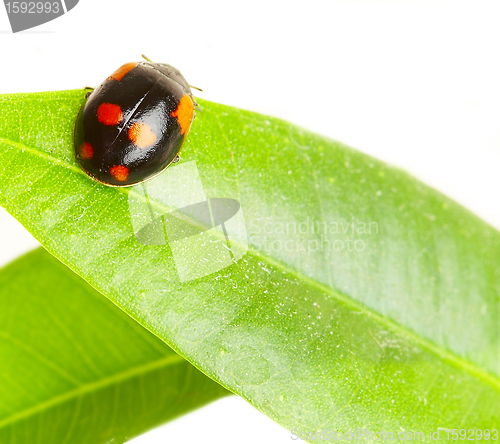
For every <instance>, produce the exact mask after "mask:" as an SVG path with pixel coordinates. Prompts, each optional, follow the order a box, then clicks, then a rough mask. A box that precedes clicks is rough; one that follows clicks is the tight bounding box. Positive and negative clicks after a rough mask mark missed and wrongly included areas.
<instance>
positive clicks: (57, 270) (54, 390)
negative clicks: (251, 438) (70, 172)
mask: <svg viewBox="0 0 500 444" xmlns="http://www.w3.org/2000/svg"><path fill="white" fill-rule="evenodd" d="M226 394H227V392H226V391H225V390H224V389H223V388H222V387H221V386H220V385H219V384H216V383H214V382H213V381H212V380H210V379H209V378H207V377H206V376H205V375H203V374H202V373H200V372H199V371H198V370H196V369H195V368H194V367H193V366H192V365H190V364H189V363H188V362H187V361H185V360H184V359H183V358H181V357H180V356H179V355H177V354H176V353H174V352H173V351H172V349H170V348H169V347H168V346H167V345H165V343H163V342H162V341H160V340H159V339H158V338H156V337H155V336H154V335H152V334H151V333H149V332H148V331H147V330H145V329H144V328H142V327H141V326H140V325H138V324H137V323H136V322H135V321H134V320H132V319H130V317H129V316H127V315H126V314H125V313H123V312H122V311H121V310H119V309H118V308H116V307H115V306H114V305H113V304H112V303H111V302H109V301H108V300H107V299H105V298H103V297H102V295H100V294H99V293H98V292H96V291H95V290H94V289H93V288H92V287H90V286H89V285H88V284H87V283H86V282H85V281H84V280H83V279H81V278H79V277H78V276H77V275H75V274H74V273H73V272H72V271H71V270H69V269H68V268H67V267H65V266H64V265H63V264H61V263H60V262H59V261H58V260H57V259H55V258H53V257H52V256H51V255H50V254H48V253H47V252H46V251H44V250H43V249H37V250H34V251H33V252H31V253H28V254H27V255H25V256H23V257H21V258H20V259H18V260H16V261H14V262H13V263H11V264H9V265H7V266H6V267H4V268H3V269H1V270H0V442H1V443H2V444H8V443H14V442H16V443H30V444H31V443H33V444H35V443H44V444H46V443H59V444H62V443H96V444H97V443H109V442H124V441H125V440H127V439H130V438H132V437H134V436H136V435H139V434H141V433H143V432H145V431H146V430H148V429H150V428H152V427H154V426H155V425H158V424H161V423H162V422H165V421H167V420H169V419H172V418H174V417H176V416H179V415H181V414H183V413H186V412H187V411H189V410H192V409H194V408H197V407H200V406H202V405H204V404H206V403H208V402H210V401H213V400H214V399H217V398H219V397H221V396H224V395H226Z"/></svg>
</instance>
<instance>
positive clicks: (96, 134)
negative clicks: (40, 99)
mask: <svg viewBox="0 0 500 444" xmlns="http://www.w3.org/2000/svg"><path fill="white" fill-rule="evenodd" d="M143 57H144V56H143ZM144 58H145V60H146V61H144V62H133V63H126V64H125V65H123V66H122V67H121V68H118V69H117V70H116V71H115V72H114V73H113V74H111V75H110V76H109V77H108V78H107V79H106V80H105V81H104V82H103V83H101V84H100V85H99V86H98V87H97V88H95V89H94V90H92V91H91V92H89V93H87V95H86V97H85V101H84V103H83V105H82V106H81V108H80V111H79V113H78V116H77V118H76V122H75V131H74V149H75V156H76V160H77V162H78V164H79V165H80V167H81V168H82V169H83V170H84V171H85V172H86V173H87V174H88V175H89V176H91V177H92V178H94V179H96V180H98V181H99V182H101V183H103V184H105V185H109V186H116V187H126V186H131V185H134V184H136V183H139V182H142V181H144V180H147V179H150V178H151V177H153V176H155V175H156V174H159V173H160V172H162V171H163V170H164V169H165V168H166V167H168V166H169V165H170V164H171V163H173V162H174V163H175V162H177V161H178V160H179V151H180V150H181V148H182V144H183V143H184V141H185V140H186V137H187V134H188V132H189V129H190V127H191V123H192V121H193V119H194V116H195V108H196V106H197V103H196V101H195V100H194V98H193V95H192V93H191V88H190V86H189V84H188V83H187V82H186V80H185V79H184V77H183V76H182V74H181V73H180V72H179V70H177V69H176V68H174V67H172V66H170V65H167V64H164V63H153V62H152V61H150V60H149V59H147V58H146V57H144ZM193 88H194V87H193Z"/></svg>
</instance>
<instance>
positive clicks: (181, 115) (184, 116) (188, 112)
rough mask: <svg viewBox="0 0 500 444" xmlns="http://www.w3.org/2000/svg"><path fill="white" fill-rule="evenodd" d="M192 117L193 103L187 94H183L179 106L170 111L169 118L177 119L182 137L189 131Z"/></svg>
mask: <svg viewBox="0 0 500 444" xmlns="http://www.w3.org/2000/svg"><path fill="white" fill-rule="evenodd" d="M193 115H194V103H193V100H192V99H191V97H189V96H188V95H187V94H184V95H183V96H182V97H181V100H180V102H179V104H178V105H177V109H176V110H175V111H172V113H171V116H172V117H175V118H177V122H179V125H180V126H181V134H182V135H184V134H186V133H187V131H188V130H189V126H190V125H191V121H192V120H193Z"/></svg>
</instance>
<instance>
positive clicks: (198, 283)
mask: <svg viewBox="0 0 500 444" xmlns="http://www.w3.org/2000/svg"><path fill="white" fill-rule="evenodd" d="M83 96H84V91H63V92H52V93H40V94H25V95H11V96H4V97H3V98H1V99H0V116H1V117H2V118H1V119H0V169H1V171H0V203H1V204H2V205H3V206H5V208H6V209H7V210H8V211H9V212H10V213H11V214H13V215H14V216H15V217H16V218H18V219H19V220H20V221H21V222H22V223H23V224H24V225H25V226H26V227H27V228H28V229H29V230H30V231H31V232H32V233H33V235H34V236H35V237H36V238H37V239H38V240H39V241H40V242H41V243H42V244H43V245H44V246H45V247H46V248H47V249H48V250H49V251H50V252H51V253H52V254H54V255H55V256H56V257H57V258H59V259H60V260H61V261H63V262H64V263H65V264H67V265H68V266H69V267H71V268H72V269H73V270H75V271H76V272H77V273H78V274H79V275H81V276H82V277H84V278H85V279H86V280H87V281H88V282H89V283H90V284H91V285H92V286H94V287H95V288H96V289H98V290H99V291H101V292H102V293H103V294H105V295H106V296H107V297H109V298H110V299H111V300H112V301H113V302H115V303H116V304H117V305H119V306H120V307H121V308H122V309H123V310H125V311H126V312H127V313H129V314H130V315H131V316H132V317H133V318H135V319H136V320H138V321H139V322H140V323H141V324H142V325H144V326H145V327H146V328H148V329H149V330H151V331H152V332H153V333H155V334H156V335H157V336H158V337H160V338H162V339H163V340H165V341H166V342H167V343H168V344H169V345H171V346H172V347H173V348H174V349H175V350H176V351H178V352H179V353H180V354H181V355H182V356H184V357H186V358H187V359H188V360H189V361H190V362H192V363H193V364H194V365H195V366H197V367H198V368H200V369H201V370H202V371H203V372H205V373H206V374H207V375H209V376H210V377H212V378H213V379H215V380H216V381H218V382H220V383H221V384H223V385H224V386H225V387H227V388H229V389H230V390H232V391H234V392H236V393H238V394H240V395H241V396H243V397H244V398H245V399H247V400H249V401H250V402H251V403H252V404H253V405H254V406H255V407H257V408H258V409H259V410H261V411H263V412H264V413H266V414H267V415H268V416H270V417H271V418H273V419H275V420H276V421H277V422H279V423H280V424H282V425H284V426H285V427H287V428H289V429H295V430H298V431H305V432H310V431H314V430H321V429H324V428H328V429H332V430H336V431H344V432H345V431H348V430H349V429H353V430H357V429H358V428H369V429H371V430H374V431H377V430H387V431H392V432H394V433H397V432H398V431H401V430H414V431H421V432H425V433H428V431H429V430H431V429H432V430H437V428H438V427H441V428H460V427H463V428H482V429H487V428H489V429H491V428H494V427H495V426H498V422H499V420H500V359H499V358H500V353H499V352H500V347H499V328H500V324H499V322H498V319H499V294H500V266H499V263H500V260H499V259H500V258H499V255H500V253H499V252H500V235H499V233H498V232H497V231H496V230H495V229H493V228H492V227H490V226H489V225H487V224H486V223H484V222H483V221H481V220H480V219H479V218H477V217H476V216H474V215H473V214H471V213H470V212H469V211H468V210H466V209H464V208H463V207H461V206H460V205H458V204H456V203H455V202H453V201H451V200H450V199H448V198H446V197H445V196H443V195H441V194H439V193H438V192H436V191H435V190H433V189H431V188H429V187H427V186H425V185H423V184H422V183H420V182H419V181H417V180H415V179H414V178H412V177H410V176H409V175H408V174H407V173H405V172H403V171H401V170H398V169H395V168H393V167H390V166H387V165H385V164H383V163H382V162H380V161H377V160H376V159H373V158H371V157H369V156H367V155H365V154H362V153H360V152H357V151H355V150H353V149H351V148H349V147H346V146H345V145H342V144H341V143H338V142H335V141H332V140H330V139H327V138H325V137H322V136H318V135H315V134H312V133H310V132H308V131H306V130H303V129H301V128H298V127H296V126H294V125H291V124H289V123H287V122H284V121H281V120H278V119H274V118H270V117H267V116H262V115H258V114H255V113H251V112H247V111H242V110H238V109H235V108H231V107H227V106H223V105H218V104H215V103H210V102H207V101H202V100H199V102H200V104H201V106H202V108H203V111H202V112H199V113H198V115H197V117H196V119H195V121H194V123H193V127H192V130H191V132H190V134H189V139H188V142H187V143H186V145H185V146H184V148H183V151H182V161H181V163H179V164H178V165H176V166H172V167H170V168H168V169H167V170H166V171H165V172H164V173H162V174H161V175H160V176H157V178H155V179H153V181H156V182H153V181H151V182H146V183H145V184H144V188H140V187H139V188H133V189H130V188H127V189H123V188H122V189H117V188H109V187H106V186H103V185H100V184H98V183H96V182H94V181H92V180H90V179H89V178H88V177H86V176H85V174H84V173H83V172H82V171H81V170H80V169H79V167H78V166H77V165H76V163H75V160H74V157H73V154H72V152H73V151H72V130H73V121H74V118H75V116H76V113H77V111H78V108H79V106H80V104H81V103H82V100H83ZM194 167H196V168H194ZM182 178H184V183H183V182H182V180H181V179H182ZM200 183H201V184H202V191H203V193H201V192H200V194H199V195H197V194H196V193H197V192H198V191H200ZM141 186H142V185H141ZM162 187H166V188H162ZM141 190H142V191H141ZM162 190H164V192H163V194H162ZM165 190H168V192H167V191H165ZM172 190H174V191H175V190H177V191H178V192H177V193H175V192H172ZM190 190H191V191H192V195H190V194H189V193H190V192H191V191H190ZM193 190H194V191H193ZM167 194H168V198H166V197H165V195H167ZM203 198H208V199H212V198H221V199H233V200H235V201H237V202H239V204H240V205H241V208H240V213H239V214H240V215H241V214H242V215H243V217H244V222H245V224H244V227H245V229H246V236H245V235H244V234H245V232H244V230H243V229H241V226H238V227H239V228H238V229H234V227H232V226H231V223H230V222H229V219H228V221H227V224H226V225H227V227H226V229H227V231H228V233H227V234H228V236H229V237H228V239H229V241H228V240H227V239H226V240H224V236H223V235H222V234H223V233H222V231H221V229H220V228H221V227H219V229H212V230H208V229H206V230H205V231H204V232H203V233H204V234H203V233H202V231H203V229H202V228H200V226H202V225H203V223H201V222H202V219H203V218H202V217H194V218H191V219H189V217H188V218H187V221H186V220H184V221H181V222H179V223H180V225H179V227H181V229H182V230H186V232H187V231H189V229H190V228H189V229H188V227H191V228H192V227H198V228H199V230H198V231H199V232H200V233H201V234H199V236H198V237H197V236H194V235H192V236H190V237H185V238H184V239H183V238H182V236H181V235H179V234H178V233H180V232H181V231H182V230H181V231H179V230H177V231H176V230H175V229H172V227H175V226H176V225H175V223H177V222H178V221H179V220H180V219H182V217H183V215H182V214H181V215H178V216H179V217H178V218H174V219H175V220H174V222H173V224H170V222H168V221H167V219H168V217H170V216H168V215H169V214H172V212H171V211H172V209H175V208H180V207H182V205H184V208H185V206H187V203H189V202H196V201H198V202H200V201H202V200H203ZM144 205H146V206H144ZM145 208H148V209H149V210H148V211H151V215H152V216H151V223H150V224H149V225H148V224H147V223H146V222H147V215H146V216H145V214H146V210H144V209H145ZM143 210H144V211H143ZM190 214H191V215H192V213H190ZM184 216H186V214H184ZM212 216H213V215H212ZM141 217H143V218H145V219H144V220H142V222H141ZM236 219H237V216H234V218H232V219H231V220H233V221H235V220H236ZM145 221H146V222H145ZM155 221H163V222H161V223H162V224H163V225H159V226H157V227H154V224H155V223H156V222H155ZM176 221H177V222H176ZM167 222H168V223H167ZM141 224H142V225H141ZM236 225H237V224H236ZM134 227H135V228H134ZM137 227H139V228H141V227H142V228H143V229H144V230H145V231H141V230H137V229H136V228H137ZM152 227H153V228H154V229H152ZM157 228H158V229H159V230H160V231H155V230H156V229H157ZM134 229H136V232H134ZM193 229H194V228H193ZM161 230H164V231H165V232H166V235H167V236H166V238H165V242H164V243H163V244H162V243H161V239H160V238H161V236H160V235H159V233H160V234H161ZM195 231H196V230H195ZM221 233H222V234H221ZM169 234H170V236H174V237H175V236H178V239H177V238H176V241H178V242H173V241H171V242H167V241H166V240H168V239H170V240H171V239H173V238H168V235H169ZM167 238H168V239H167ZM247 247H248V248H247ZM224 249H225V250H226V256H227V254H229V256H230V259H231V261H230V262H229V263H228V262H227V261H226V259H227V257H226V256H224V254H223V251H224ZM245 250H247V251H246V252H245ZM228 251H230V253H228ZM242 255H243V256H242ZM240 256H242V257H240ZM190 266H191V268H190ZM210 267H212V268H210ZM217 268H220V269H219V270H217ZM211 270H212V271H211ZM197 273H198V274H197ZM204 273H206V274H205V275H204Z"/></svg>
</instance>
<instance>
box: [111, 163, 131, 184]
mask: <svg viewBox="0 0 500 444" xmlns="http://www.w3.org/2000/svg"><path fill="white" fill-rule="evenodd" d="M109 172H110V174H111V175H112V176H113V177H114V178H115V179H116V180H118V181H119V182H125V181H126V180H127V178H128V168H127V167H126V166H123V165H115V166H113V167H111V168H110V169H109Z"/></svg>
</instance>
